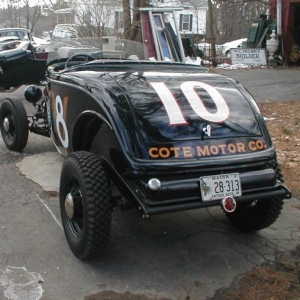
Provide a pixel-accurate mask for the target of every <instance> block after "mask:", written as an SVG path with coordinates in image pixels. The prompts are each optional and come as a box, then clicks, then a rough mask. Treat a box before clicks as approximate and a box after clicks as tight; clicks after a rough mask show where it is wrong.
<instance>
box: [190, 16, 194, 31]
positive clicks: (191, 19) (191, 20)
mask: <svg viewBox="0 0 300 300" xmlns="http://www.w3.org/2000/svg"><path fill="white" fill-rule="evenodd" d="M192 29H193V15H190V31H192Z"/></svg>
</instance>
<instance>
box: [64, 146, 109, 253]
mask: <svg viewBox="0 0 300 300" xmlns="http://www.w3.org/2000/svg"><path fill="white" fill-rule="evenodd" d="M68 195H69V199H70V196H71V197H72V199H73V203H74V205H73V207H74V209H73V214H72V215H70V213H69V215H68V214H67V210H66V206H65V203H66V197H67V196H68ZM60 210H61V218H62V223H63V228H64V232H65V235H66V239H67V241H68V244H69V247H70V248H71V250H72V251H73V253H74V254H75V256H76V257H78V258H79V259H90V258H93V257H96V256H98V255H100V254H101V252H102V251H103V250H104V248H105V246H106V244H107V243H108V240H109V236H110V230H111V214H112V202H111V196H110V190H109V185H108V180H107V177H106V174H105V171H104V169H103V167H102V165H101V163H100V161H99V159H98V158H97V157H96V156H95V155H94V154H92V153H90V152H84V151H80V152H73V153H72V154H70V155H69V156H67V157H66V159H65V161H64V163H63V168H62V173H61V178H60Z"/></svg>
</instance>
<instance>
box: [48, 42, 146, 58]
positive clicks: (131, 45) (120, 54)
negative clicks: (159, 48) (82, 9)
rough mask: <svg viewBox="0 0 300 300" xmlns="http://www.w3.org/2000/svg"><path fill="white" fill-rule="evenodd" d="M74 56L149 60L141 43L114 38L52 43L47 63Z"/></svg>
mask: <svg viewBox="0 0 300 300" xmlns="http://www.w3.org/2000/svg"><path fill="white" fill-rule="evenodd" d="M74 55H87V56H91V57H93V58H94V59H134V60H145V59H147V60H148V59H151V58H149V57H148V51H147V48H146V47H145V46H144V45H143V44H141V43H138V42H134V41H129V40H124V39H118V38H116V37H102V38H99V37H85V38H76V39H70V40H60V41H52V42H51V44H50V45H49V54H48V63H50V62H51V61H53V60H57V59H68V58H70V57H72V56H74Z"/></svg>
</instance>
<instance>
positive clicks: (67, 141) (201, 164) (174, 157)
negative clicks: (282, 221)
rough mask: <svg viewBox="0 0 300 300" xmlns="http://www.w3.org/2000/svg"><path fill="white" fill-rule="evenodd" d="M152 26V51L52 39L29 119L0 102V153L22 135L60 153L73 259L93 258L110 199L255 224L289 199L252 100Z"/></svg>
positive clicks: (146, 211) (104, 235) (22, 141)
mask: <svg viewBox="0 0 300 300" xmlns="http://www.w3.org/2000/svg"><path fill="white" fill-rule="evenodd" d="M148 13H149V12H146V17H147V14H148ZM151 13H152V14H153V16H158V19H157V20H156V22H158V21H160V20H162V18H161V16H160V13H155V12H151ZM151 19H152V18H150V21H151ZM156 24H157V23H156ZM150 25H151V26H152V25H153V24H151V23H150ZM155 28H160V27H159V26H156V27H155ZM148 33H149V31H148ZM160 34H161V32H158V31H157V32H156V35H152V36H150V35H148V38H147V42H148V43H150V40H151V39H150V38H152V39H154V40H155V39H156V42H155V43H153V45H154V46H157V45H158V44H159V43H158V42H159V41H160V42H161V43H160V44H159V45H161V47H159V48H155V47H153V48H151V47H149V45H148V46H147V45H145V44H143V45H142V44H138V43H133V42H128V41H124V40H117V39H113V40H108V39H97V40H94V39H89V41H88V40H77V41H76V43H75V44H73V45H71V46H70V45H69V46H63V47H60V48H59V49H58V50H57V51H53V52H49V54H48V63H47V70H46V83H45V86H44V92H42V90H41V88H40V87H38V86H35V85H30V86H29V87H27V89H26V90H25V98H26V99H27V100H28V101H29V102H31V103H33V105H34V106H35V107H36V109H37V112H36V113H35V114H34V115H31V116H27V114H26V111H25V109H24V106H23V103H22V101H21V100H12V99H10V98H6V99H5V100H3V101H2V103H1V109H0V117H1V133H2V137H3V141H4V143H5V144H6V146H7V147H8V148H9V149H10V150H12V151H22V149H23V148H24V147H25V146H26V143H27V139H28V131H31V132H34V133H37V134H42V135H45V136H49V137H51V138H52V140H53V143H54V145H55V146H56V148H57V149H58V151H59V152H60V153H61V154H62V155H63V156H65V160H64V163H63V167H62V171H61V178H60V209H61V218H62V223H63V227H64V232H65V235H66V238H67V241H68V244H69V246H70V248H71V250H72V251H73V253H74V254H75V255H76V256H77V257H78V258H80V259H87V258H91V257H94V256H97V255H99V254H101V251H102V250H103V249H104V247H105V245H106V244H107V242H108V240H109V235H110V229H111V216H112V212H113V208H114V207H116V206H119V207H121V208H123V209H127V208H131V207H135V208H136V209H138V211H140V213H141V215H142V216H143V217H145V218H146V217H148V216H151V215H155V214H163V213H171V212H176V211H184V210H190V209H198V208H207V207H213V206H216V207H218V206H219V207H222V208H223V210H224V212H225V214H226V216H227V217H228V219H229V220H230V221H231V222H232V224H233V225H234V226H235V227H237V228H239V229H240V230H243V231H256V230H260V229H263V228H266V227H268V226H270V225H271V224H272V223H273V222H275V220H276V219H277V218H278V216H279V214H280V212H281V209H282V207H283V200H284V199H285V198H286V199H288V198H291V192H290V191H289V190H288V189H287V188H286V187H285V186H284V184H283V178H282V174H281V171H280V167H279V165H278V163H277V159H276V151H275V149H274V145H273V143H272V141H271V138H270V135H269V133H268V130H267V127H266V124H265V120H264V118H263V116H262V114H261V112H260V110H259V108H258V106H257V105H256V103H255V101H254V99H253V97H252V96H251V95H250V94H249V93H248V92H247V90H246V89H245V88H243V86H241V85H240V84H239V83H237V82H236V81H234V80H232V79H230V78H227V77H225V76H221V75H217V74H210V73H208V72H207V70H206V69H205V68H201V67H200V66H198V65H188V64H186V62H182V61H181V62H177V61H176V59H174V56H175V55H174V53H175V52H173V50H172V49H174V48H171V47H169V46H168V45H169V44H168V43H165V44H164V43H163V42H167V41H169V40H168V38H165V39H164V40H163V39H162V38H164V37H166V36H167V34H166V31H165V32H164V34H163V35H160ZM178 45H179V46H178V47H176V48H177V49H179V51H177V54H176V55H177V57H179V60H183V53H184V49H183V48H182V45H180V42H178ZM163 46H164V47H163ZM149 49H150V50H151V49H152V50H151V51H153V52H152V54H153V55H154V56H153V57H154V58H155V59H150V58H151V56H149V53H150V50H149ZM157 51H160V53H159V55H160V59H157V57H158V52H157ZM152 54H151V55H152ZM166 58H169V59H166ZM0 59H1V54H0ZM41 79H43V78H41ZM4 82H5V84H6V85H7V84H8V83H7V81H4ZM25 82H27V81H26V80H25ZM18 83H19V80H18ZM0 85H1V81H0ZM43 94H44V96H43ZM42 96H43V99H41V97H42Z"/></svg>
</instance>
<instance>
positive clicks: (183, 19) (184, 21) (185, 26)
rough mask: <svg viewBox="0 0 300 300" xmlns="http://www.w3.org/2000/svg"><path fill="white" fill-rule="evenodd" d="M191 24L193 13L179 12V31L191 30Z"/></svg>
mask: <svg viewBox="0 0 300 300" xmlns="http://www.w3.org/2000/svg"><path fill="white" fill-rule="evenodd" d="M192 25H193V15H190V14H180V24H179V30H180V31H192Z"/></svg>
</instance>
